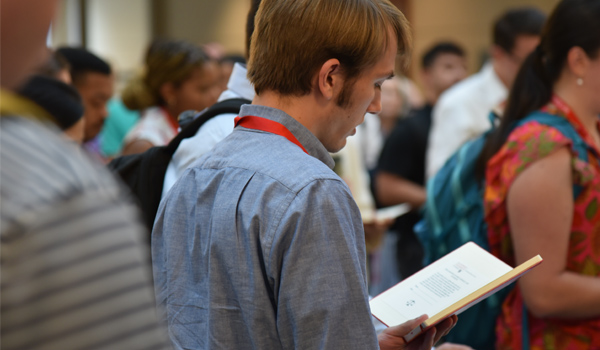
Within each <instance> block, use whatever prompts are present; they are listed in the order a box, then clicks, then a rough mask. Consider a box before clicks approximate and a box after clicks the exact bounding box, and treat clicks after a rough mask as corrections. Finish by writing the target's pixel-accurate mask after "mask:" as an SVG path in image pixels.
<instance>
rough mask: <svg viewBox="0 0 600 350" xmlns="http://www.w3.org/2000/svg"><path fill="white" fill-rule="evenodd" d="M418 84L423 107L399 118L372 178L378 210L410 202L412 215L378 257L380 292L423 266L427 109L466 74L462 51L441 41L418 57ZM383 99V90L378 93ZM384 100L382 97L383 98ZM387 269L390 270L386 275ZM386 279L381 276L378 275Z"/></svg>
mask: <svg viewBox="0 0 600 350" xmlns="http://www.w3.org/2000/svg"><path fill="white" fill-rule="evenodd" d="M420 73H421V81H422V83H423V84H422V85H423V95H424V96H425V99H426V100H425V101H426V104H425V106H424V107H422V108H420V109H415V110H412V111H411V113H410V115H409V117H408V118H405V119H401V120H398V121H397V123H396V125H395V127H394V129H393V131H392V133H391V135H390V136H389V137H388V138H387V140H386V142H385V145H384V147H383V150H382V152H381V156H380V158H379V162H378V165H377V170H376V173H375V179H374V183H375V185H374V188H375V197H376V199H377V203H378V205H379V206H382V207H386V206H391V205H396V204H400V203H408V204H410V206H411V208H412V211H411V212H410V213H407V214H405V215H403V216H401V217H399V218H398V219H396V222H395V224H394V225H393V226H392V228H391V231H390V232H389V233H388V237H386V240H385V247H384V248H383V249H384V250H386V251H385V252H382V253H381V256H380V259H381V260H383V261H380V262H379V264H378V265H379V266H381V268H382V272H381V273H380V274H379V275H382V281H381V283H382V284H381V285H379V286H378V291H383V290H385V289H387V288H389V287H391V286H393V285H394V284H396V283H397V282H399V281H400V280H403V279H405V278H407V277H409V276H410V275H412V274H413V273H415V272H417V271H418V270H419V269H420V268H421V267H422V261H423V249H422V247H421V244H420V243H419V241H418V239H417V237H416V235H415V233H414V231H413V226H414V225H415V223H417V221H419V219H420V217H421V215H420V214H419V208H420V207H421V206H422V205H423V204H424V203H425V198H426V191H425V153H426V149H427V139H428V136H429V128H430V125H431V111H432V110H433V106H434V105H435V103H436V102H437V100H438V98H439V96H440V95H441V94H442V93H443V92H444V91H445V90H446V89H448V88H450V87H451V86H452V85H454V84H456V83H457V82H459V81H461V80H462V79H464V78H465V77H466V76H467V68H466V57H465V53H464V50H463V49H462V48H461V47H460V46H458V45H457V44H455V43H452V42H440V43H437V44H435V45H433V46H432V47H430V48H429V49H428V50H427V51H426V52H425V53H424V54H423V56H422V57H421V72H420ZM382 95H383V92H382ZM382 97H383V96H382ZM386 271H389V272H386ZM383 275H386V276H383Z"/></svg>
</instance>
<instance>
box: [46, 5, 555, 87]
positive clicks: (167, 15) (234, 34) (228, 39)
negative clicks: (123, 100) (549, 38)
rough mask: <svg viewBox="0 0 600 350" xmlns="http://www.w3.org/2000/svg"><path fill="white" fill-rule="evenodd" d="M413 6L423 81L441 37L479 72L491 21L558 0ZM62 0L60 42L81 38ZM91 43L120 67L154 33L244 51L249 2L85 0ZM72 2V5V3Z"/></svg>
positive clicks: (135, 60)
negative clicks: (426, 56)
mask: <svg viewBox="0 0 600 350" xmlns="http://www.w3.org/2000/svg"><path fill="white" fill-rule="evenodd" d="M394 1H396V2H398V1H400V2H402V4H404V5H405V7H406V8H408V9H409V12H410V13H408V14H407V15H408V17H409V19H410V21H411V24H412V27H413V33H414V44H415V45H414V55H413V59H412V68H411V72H410V73H411V75H412V76H413V78H415V80H416V81H417V82H418V74H416V73H417V72H418V62H419V58H420V56H421V55H422V54H423V51H424V50H425V49H427V48H428V47H429V46H430V45H431V44H433V43H434V42H436V41H438V40H443V39H448V40H454V41H456V42H458V43H459V44H461V45H463V46H464V47H465V49H466V51H467V57H468V61H469V71H470V72H471V73H473V72H475V71H476V70H477V69H478V68H479V66H480V64H481V57H482V55H483V54H484V53H485V51H486V50H487V48H488V47H489V44H490V41H491V33H490V32H491V23H492V22H493V20H494V19H495V18H496V17H497V16H499V15H500V14H501V13H502V12H504V11H505V10H506V9H508V8H510V7H514V6H523V5H533V6H537V7H539V8H540V9H542V10H543V11H545V12H547V13H549V12H550V11H551V9H552V8H553V7H554V6H555V5H556V4H557V3H558V1H559V0H394ZM79 2H80V0H62V3H63V11H61V14H60V16H59V18H58V19H57V21H55V25H54V27H53V28H54V30H53V39H54V41H55V43H57V44H58V43H60V44H62V43H70V44H74V43H77V41H78V37H77V35H78V33H77V31H78V30H80V29H78V28H76V27H77V23H76V22H77V21H76V20H75V19H74V18H75V17H77V11H78V10H77V4H78V3H79ZM85 3H86V9H87V19H86V21H87V26H86V28H87V36H86V38H87V46H88V47H89V48H91V49H93V50H95V51H97V52H98V54H100V55H103V56H104V57H107V58H108V59H109V60H111V61H112V62H113V63H114V64H115V65H116V66H117V68H118V69H119V70H121V71H129V72H130V71H131V69H132V67H135V66H136V65H139V64H140V59H141V56H142V53H143V51H144V48H145V47H146V45H147V43H148V42H149V40H151V38H152V37H155V36H161V37H168V38H176V39H185V40H189V41H191V42H195V43H198V44H205V43H209V42H220V43H222V44H223V46H224V48H225V50H226V51H227V52H232V53H243V51H244V41H245V23H246V15H247V11H248V9H249V7H250V0H85ZM67 5H69V6H67Z"/></svg>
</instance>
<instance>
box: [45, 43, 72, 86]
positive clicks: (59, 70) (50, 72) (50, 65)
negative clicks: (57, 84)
mask: <svg viewBox="0 0 600 350" xmlns="http://www.w3.org/2000/svg"><path fill="white" fill-rule="evenodd" d="M70 69H71V67H70V66H69V62H68V61H67V60H66V59H65V58H64V57H63V56H62V55H61V54H60V53H59V52H56V51H54V50H52V49H48V59H47V60H46V61H45V62H44V63H43V64H42V65H41V66H39V67H38V69H36V74H40V75H45V76H48V77H52V78H54V79H58V80H60V81H62V82H64V83H66V84H72V83H73V81H72V80H71V72H70Z"/></svg>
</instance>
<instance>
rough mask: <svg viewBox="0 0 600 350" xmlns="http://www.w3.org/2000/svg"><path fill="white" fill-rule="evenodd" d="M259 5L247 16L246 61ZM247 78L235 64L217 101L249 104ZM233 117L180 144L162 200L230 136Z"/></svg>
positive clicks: (254, 2) (242, 66) (205, 127)
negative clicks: (199, 159)
mask: <svg viewBox="0 0 600 350" xmlns="http://www.w3.org/2000/svg"><path fill="white" fill-rule="evenodd" d="M259 5H260V0H251V2H250V9H249V10H248V14H247V15H246V30H245V38H244V39H245V40H244V43H245V52H244V55H245V57H244V60H247V59H248V56H249V55H250V43H251V39H252V33H254V18H255V16H256V11H258V7H259ZM247 75H248V71H247V69H246V65H245V64H242V63H234V64H233V69H232V71H231V75H230V76H229V81H228V82H227V90H225V91H223V92H222V93H221V95H220V96H219V98H218V100H217V101H218V102H222V101H225V100H230V99H246V100H248V101H252V100H253V99H254V96H255V93H254V87H253V86H252V84H251V83H250V81H249V80H248V76H247ZM235 117H237V114H232V113H223V114H220V115H217V116H215V117H213V118H211V119H210V120H208V121H207V122H206V123H204V125H202V127H201V128H200V129H199V130H198V131H197V132H196V135H194V136H192V137H190V138H187V139H184V140H182V141H181V143H180V144H179V147H177V150H176V151H175V153H174V154H173V158H172V159H171V161H170V162H169V166H168V167H167V172H166V173H165V180H164V183H163V191H162V197H163V198H164V197H165V195H166V194H167V192H169V189H171V187H172V186H173V184H175V181H177V180H178V179H179V178H180V177H181V175H182V174H183V173H184V171H185V170H186V169H188V168H189V167H190V165H192V164H193V163H194V161H196V160H197V159H198V158H200V157H202V156H203V155H204V154H205V153H207V152H208V151H210V150H211V149H212V148H213V147H214V145H216V144H217V143H219V142H220V141H221V140H223V139H224V138H225V137H226V136H227V135H229V134H231V132H232V131H233V127H234V118H235Z"/></svg>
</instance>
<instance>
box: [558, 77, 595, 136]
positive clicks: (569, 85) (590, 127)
mask: <svg viewBox="0 0 600 350" xmlns="http://www.w3.org/2000/svg"><path fill="white" fill-rule="evenodd" d="M572 80H573V82H570V81H565V79H563V80H559V82H557V83H556V84H555V85H554V94H556V95H557V96H558V97H560V99H562V100H563V101H564V102H565V103H566V104H567V105H568V106H569V108H571V110H572V111H573V113H574V114H575V116H577V118H578V119H579V121H580V122H581V124H582V125H583V127H584V128H585V129H586V130H587V132H588V133H589V134H590V136H591V137H592V139H593V140H594V141H595V143H596V147H598V148H600V132H599V131H598V114H597V112H595V111H592V110H590V109H589V108H588V104H587V103H586V101H585V100H584V98H585V97H584V96H585V95H584V94H582V93H581V92H580V91H579V86H577V85H576V84H575V79H572Z"/></svg>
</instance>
